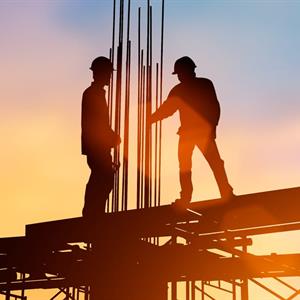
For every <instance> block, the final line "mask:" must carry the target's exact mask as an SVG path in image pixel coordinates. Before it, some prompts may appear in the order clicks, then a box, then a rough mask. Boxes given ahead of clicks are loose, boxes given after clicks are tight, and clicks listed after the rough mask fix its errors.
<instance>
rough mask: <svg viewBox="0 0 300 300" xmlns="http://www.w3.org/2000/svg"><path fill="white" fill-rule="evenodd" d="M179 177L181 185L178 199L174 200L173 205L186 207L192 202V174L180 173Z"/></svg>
mask: <svg viewBox="0 0 300 300" xmlns="http://www.w3.org/2000/svg"><path fill="white" fill-rule="evenodd" d="M179 177H180V185H181V192H180V198H179V199H176V200H175V202H174V204H175V205H177V206H180V207H187V206H188V205H189V204H190V202H191V200H192V193H193V184H192V172H181V173H180V176H179Z"/></svg>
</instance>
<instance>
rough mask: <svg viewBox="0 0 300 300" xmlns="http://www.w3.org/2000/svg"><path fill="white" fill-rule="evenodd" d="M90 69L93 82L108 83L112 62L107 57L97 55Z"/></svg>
mask: <svg viewBox="0 0 300 300" xmlns="http://www.w3.org/2000/svg"><path fill="white" fill-rule="evenodd" d="M90 69H91V70H92V71H93V78H94V80H95V82H98V83H100V84H103V85H108V84H109V82H110V77H111V73H112V71H113V64H112V63H111V61H110V60H109V59H108V58H107V57H104V56H99V57H97V58H95V59H94V60H93V62H92V65H91V67H90Z"/></svg>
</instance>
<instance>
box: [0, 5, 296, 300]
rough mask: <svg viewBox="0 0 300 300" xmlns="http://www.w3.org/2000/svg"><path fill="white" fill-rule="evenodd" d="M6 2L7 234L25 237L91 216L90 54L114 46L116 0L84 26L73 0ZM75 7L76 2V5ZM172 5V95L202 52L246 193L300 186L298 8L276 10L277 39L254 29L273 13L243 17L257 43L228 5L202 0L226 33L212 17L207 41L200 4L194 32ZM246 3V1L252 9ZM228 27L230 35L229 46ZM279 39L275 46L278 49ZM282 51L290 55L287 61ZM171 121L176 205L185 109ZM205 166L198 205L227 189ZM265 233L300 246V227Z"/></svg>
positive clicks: (3, 183) (170, 195) (167, 171)
mask: <svg viewBox="0 0 300 300" xmlns="http://www.w3.org/2000/svg"><path fill="white" fill-rule="evenodd" d="M3 3H4V4H3ZM3 3H1V4H0V7H1V5H2V7H1V11H2V12H1V13H0V20H1V21H0V25H1V26H0V28H1V29H0V32H1V39H2V43H1V44H2V46H1V48H3V55H2V56H1V57H0V62H1V72H0V82H1V89H0V95H1V98H0V99H1V110H0V136H1V137H2V138H1V141H0V146H1V156H0V165H1V172H0V198H1V199H2V202H1V203H2V205H1V212H2V215H1V219H0V236H17V235H23V234H24V229H25V224H28V223H35V222H42V221H46V220H54V219H61V218H69V217H75V216H79V215H80V214H81V208H82V205H83V194H84V189H85V184H86V181H87V178H88V174H89V170H88V168H87V166H86V162H85V158H84V157H83V156H81V155H80V104H81V94H82V91H83V90H84V89H85V88H86V87H87V86H88V85H89V83H90V81H91V76H90V75H91V74H90V72H89V70H88V67H89V64H90V61H91V60H92V58H94V57H95V56H98V55H99V54H106V53H107V49H108V47H109V45H110V32H107V31H106V30H104V29H103V28H104V27H105V26H106V28H110V18H108V17H107V16H104V14H105V12H106V14H108V13H110V12H111V10H110V9H111V7H110V5H109V4H107V2H106V3H105V4H103V7H102V6H101V8H102V10H100V11H99V15H97V18H96V17H95V16H94V17H95V20H97V21H95V20H94V22H95V24H92V25H91V24H90V23H88V22H86V23H84V21H85V19H84V20H83V21H82V20H81V21H82V24H83V25H82V27H80V28H79V29H78V28H76V29H74V28H71V25H72V23H71V25H70V23H62V20H60V19H59V18H62V19H63V21H64V22H65V19H66V18H65V19H64V18H63V17H61V15H60V13H61V11H62V10H63V8H64V7H63V6H62V7H60V6H59V5H58V4H53V5H51V4H49V3H48V2H43V4H44V5H43V4H39V5H38V4H36V3H34V1H30V3H31V4H30V5H24V3H25V2H19V3H17V2H14V3H13V4H9V1H8V2H6V1H4V2H3ZM66 3H67V2H66ZM66 3H65V4H66ZM290 3H292V1H290ZM68 5H69V4H68ZM101 5H102V4H101ZM194 5H195V4H194ZM237 6H238V5H237ZM275 6H276V5H275ZM275 6H274V7H275ZM270 7H271V6H270ZM69 8H70V10H72V9H74V7H73V8H72V5H71V6H70V7H69ZM298 8H299V7H298ZM167 9H169V15H168V10H167V17H166V32H167V33H169V34H168V35H167V37H166V49H165V51H166V52H165V53H166V65H165V75H164V76H165V85H164V96H166V95H167V93H168V90H169V89H170V88H171V87H172V86H173V85H174V84H176V83H177V79H176V78H174V77H172V75H171V72H172V68H173V62H174V60H175V59H176V58H177V57H179V56H182V55H186V54H188V55H191V56H192V57H193V58H194V59H195V62H196V64H197V65H198V68H197V73H198V74H199V75H201V76H205V77H209V78H211V79H212V80H213V82H214V83H215V87H216V91H217V94H218V97H219V100H220V102H221V106H222V116H221V122H220V125H219V127H218V139H217V143H218V145H219V147H220V151H221V155H222V157H223V158H224V160H225V164H226V165H225V166H226V168H227V172H228V175H229V178H230V181H231V183H232V185H233V186H234V189H235V193H236V194H244V193H251V192H257V191H264V190H272V189H280V188H288V187H294V186H299V182H300V181H299V180H300V158H299V153H300V135H299V132H300V122H299V108H300V107H299V103H300V101H299V93H300V90H299V81H297V79H299V78H300V76H299V75H300V73H299V70H300V68H299V67H300V62H299V60H294V61H292V60H291V61H290V60H289V57H294V56H293V55H294V51H295V47H296V49H298V50H300V47H299V45H300V43H298V41H299V38H296V37H295V35H294V31H293V30H292V29H291V28H292V27H288V26H287V25H286V27H284V26H282V24H286V23H284V22H286V20H290V19H291V18H292V20H294V19H293V17H294V18H295V20H296V17H295V15H294V14H293V11H294V9H295V8H293V7H290V10H288V8H286V7H285V9H284V11H283V12H282V14H281V17H282V18H284V17H285V18H286V19H284V20H283V21H282V22H283V23H282V24H281V23H280V24H279V23H278V24H277V23H276V22H275V21H276V20H277V19H278V18H277V19H276V16H277V14H278V13H279V12H280V9H281V8H280V7H275V8H274V11H272V13H273V14H274V20H273V19H272V14H270V15H268V16H267V17H268V18H269V19H270V20H272V21H273V22H274V24H273V23H271V24H273V25H272V26H273V27H274V33H276V34H274V40H273V39H271V38H270V34H271V33H269V32H267V29H268V30H271V29H270V28H271V25H270V22H269V23H268V24H269V25H268V26H270V28H269V27H267V26H266V27H261V31H260V30H258V25H257V27H255V26H254V25H253V24H255V22H256V21H257V20H258V21H257V22H259V20H260V18H262V16H260V15H259V14H258V12H256V11H255V10H254V8H253V7H251V9H253V11H255V12H256V13H257V15H256V14H255V13H253V15H251V11H250V12H249V15H247V17H248V18H249V20H250V21H251V20H252V23H251V22H250V21H249V24H248V23H247V24H244V23H243V20H242V17H240V18H238V22H240V27H239V28H242V29H243V30H246V33H247V39H246V38H245V36H244V35H243V32H242V29H241V32H240V35H239V36H237V37H236V39H235V36H234V35H235V34H238V33H237V32H238V29H236V30H237V32H235V33H234V34H232V30H235V26H234V23H233V24H231V26H229V25H230V24H229V21H228V20H230V19H231V18H230V16H228V19H226V18H225V17H226V15H224V16H223V15H222V16H223V18H224V20H223V21H224V24H225V25H226V26H227V25H228V28H227V27H226V26H225V25H224V26H223V27H222V23H221V22H222V16H221V15H220V14H221V13H220V11H219V10H218V9H216V11H215V12H207V14H205V13H204V12H205V9H204V8H201V9H203V10H202V12H203V14H204V16H203V18H204V19H205V20H206V21H207V20H210V19H209V13H211V14H212V16H215V18H217V17H218V18H219V17H220V19H219V20H218V22H219V23H220V24H219V25H220V28H223V29H222V30H224V32H221V31H220V32H219V31H218V30H219V27H217V26H216V28H213V27H211V28H208V25H207V23H206V25H204V23H203V24H202V26H199V27H201V30H203V32H202V31H201V34H202V35H201V36H200V37H199V38H198V40H197V39H195V36H197V37H198V35H199V30H200V29H199V28H197V27H192V25H195V24H198V23H197V22H200V21H199V19H198V18H197V17H196V16H193V14H192V13H191V11H189V9H191V8H189V6H184V9H186V11H185V12H184V13H183V15H185V14H186V15H188V14H189V13H190V14H191V15H190V32H189V34H187V33H186V32H187V31H185V34H184V33H183V32H184V28H185V27H184V26H188V25H189V24H187V25H185V24H186V23H187V21H185V22H183V24H182V26H181V27H178V30H177V29H176V26H175V25H174V24H177V19H176V16H177V15H176V14H177V13H178V7H176V5H174V6H172V5H171V4H169V6H167ZM176 9H177V10H176ZM180 9H183V7H180ZM199 9H200V8H199ZM225 9H226V7H225ZM228 9H230V8H228ZM259 9H261V10H263V9H262V8H261V7H260V8H259ZM272 9H273V7H272ZM246 10H247V8H246V7H244V8H243V7H241V14H242V13H244V12H245V11H246ZM299 11H300V10H299ZM107 12H108V13H107ZM86 13H88V12H86ZM213 13H215V15H213ZM109 16H110V15H109ZM231 17H232V16H231ZM251 18H252V19H251ZM275 19H276V20H275ZM98 20H100V21H98ZM213 21H214V18H212V22H213ZM78 22H79V21H78ZM216 22H217V21H216ZM226 22H227V23H226ZM245 22H246V21H245ZM278 22H279V21H278ZM294 22H296V21H294ZM85 25H86V29H85V30H86V32H89V30H90V31H91V32H92V33H91V35H90V36H86V35H85V32H84V28H85V27H84V26H85ZM252 25H253V27H251V26H252ZM89 26H91V28H92V29H90V27H89ZM96 26H98V27H97V28H99V30H98V29H97V30H96V29H95V27H96ZM173 26H175V27H173ZM247 26H249V27H247ZM276 26H278V27H276ZM294 26H296V25H295V24H294ZM296 27H297V26H296ZM203 28H204V29H206V31H205V30H204V29H203ZM297 28H298V27H297ZM279 29H280V30H279ZM226 30H228V32H227V31H226ZM264 30H265V31H264ZM95 32H98V34H99V35H98V36H96V35H95V34H94V33H95ZM209 33H211V35H210V34H209ZM176 34H177V35H179V36H181V34H182V36H181V38H182V39H181V40H180V39H179V40H178V39H176ZM214 34H215V35H214ZM224 34H227V35H226V36H227V38H228V43H226V40H225V39H224ZM264 34H265V35H266V36H264ZM100 37H101V38H102V40H100ZM192 37H193V38H192ZM215 37H216V38H215ZM266 37H267V38H268V39H266ZM276 38H278V41H277V40H276ZM280 38H281V39H282V41H283V42H282V43H281V44H280ZM188 39H189V41H191V42H190V44H189V45H187V43H188ZM295 40H296V42H295ZM204 41H205V42H204ZM255 41H258V42H257V44H255ZM290 41H293V42H294V43H295V44H294V48H293V47H290V48H289V47H287V45H289V44H288V43H289V42H290ZM271 42H273V44H272V47H269V44H268V43H271ZM276 42H278V43H277V44H276ZM291 43H292V42H291ZM203 44H205V46H204V45H203ZM274 45H276V46H278V47H279V49H278V48H276V47H273V46H274ZM191 49H193V50H191ZM291 49H292V50H291ZM217 50H218V51H217ZM233 50H234V51H233ZM276 51H278V52H280V53H282V55H281V56H279V57H280V58H281V61H279V62H278V55H279V54H278V53H277V52H276ZM292 52H293V53H292ZM296 52H297V51H296ZM249 54H253V56H252V55H249ZM298 54H299V51H298V52H297V55H298ZM295 57H296V56H295ZM254 58H255V59H254ZM268 60H269V61H268ZM280 74H282V76H281V75H280ZM289 74H291V76H288V75H289ZM132 88H133V89H134V85H133V87H132ZM135 101H136V100H135V97H134V95H133V96H132V106H131V108H132V116H131V132H132V133H133V134H132V137H134V132H136V124H135V121H134V120H135V119H136V116H135V113H134V111H136V106H135ZM163 126H164V130H163V137H164V141H163V159H162V161H163V173H162V183H163V190H162V202H163V204H168V203H171V202H172V201H173V200H174V199H176V198H177V197H178V194H179V180H178V163H177V142H178V136H177V135H176V132H177V127H178V126H179V124H178V118H177V116H176V117H173V118H172V119H168V120H166V121H165V122H164V125H163ZM135 147H136V143H135V140H134V139H133V140H132V143H131V157H132V161H135ZM193 165H194V168H193V180H194V185H195V191H194V195H193V199H194V201H196V200H197V201H198V200H202V199H208V198H214V197H218V190H217V185H216V183H215V181H214V179H213V176H212V173H211V171H210V169H209V168H208V166H207V164H206V162H205V161H204V159H203V157H202V156H201V155H200V153H198V152H197V151H195V154H194V159H193ZM130 176H131V177H130V178H131V179H130V190H129V193H130V194H129V198H130V201H131V207H133V206H134V203H135V199H134V197H135V190H134V188H135V164H134V163H132V164H131V165H130ZM174 187H175V188H174ZM256 241H257V242H256V245H255V247H254V251H256V252H257V253H260V252H264V251H267V252H268V251H269V252H270V251H271V252H277V251H278V252H284V251H288V252H299V246H300V245H299V233H286V234H284V235H277V236H274V237H272V238H271V237H270V239H268V240H267V239H264V238H262V237H259V238H257V239H256ZM270 299H271V298H270ZM264 300H265V299H264Z"/></svg>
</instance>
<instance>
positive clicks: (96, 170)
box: [82, 155, 114, 218]
mask: <svg viewBox="0 0 300 300" xmlns="http://www.w3.org/2000/svg"><path fill="white" fill-rule="evenodd" d="M87 163H88V166H89V168H90V169H91V175H90V178H89V181H88V183H87V185H86V190H85V195H84V207H83V210H82V215H83V216H84V217H88V218H94V217H99V216H101V215H102V214H104V213H105V205H106V201H107V199H108V197H109V194H110V192H111V190H112V189H113V183H114V171H113V168H112V162H111V156H110V155H109V156H107V158H106V160H105V161H104V160H103V158H102V159H99V158H98V157H94V156H89V155H88V156H87Z"/></svg>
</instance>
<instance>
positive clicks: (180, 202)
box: [173, 192, 192, 208]
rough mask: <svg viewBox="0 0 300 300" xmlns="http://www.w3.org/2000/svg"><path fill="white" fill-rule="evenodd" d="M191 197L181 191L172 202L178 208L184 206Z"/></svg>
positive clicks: (189, 201) (188, 202)
mask: <svg viewBox="0 0 300 300" xmlns="http://www.w3.org/2000/svg"><path fill="white" fill-rule="evenodd" d="M191 198H192V197H191V196H184V195H183V192H181V193H180V198H179V199H176V200H175V202H173V204H174V205H176V206H177V207H180V208H186V207H188V206H189V204H190V203H191Z"/></svg>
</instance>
